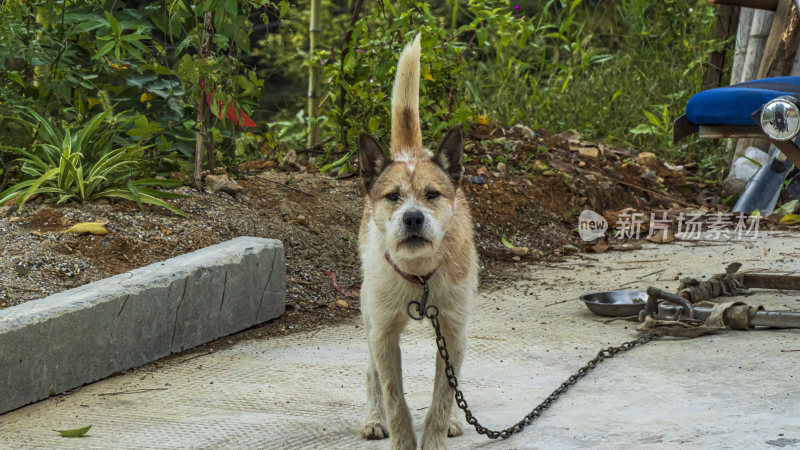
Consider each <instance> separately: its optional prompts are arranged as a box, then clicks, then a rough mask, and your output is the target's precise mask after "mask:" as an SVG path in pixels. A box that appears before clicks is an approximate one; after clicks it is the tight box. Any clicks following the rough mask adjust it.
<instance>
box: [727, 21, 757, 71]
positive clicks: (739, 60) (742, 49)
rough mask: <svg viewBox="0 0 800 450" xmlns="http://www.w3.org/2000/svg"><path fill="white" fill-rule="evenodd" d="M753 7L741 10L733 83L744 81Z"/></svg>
mask: <svg viewBox="0 0 800 450" xmlns="http://www.w3.org/2000/svg"><path fill="white" fill-rule="evenodd" d="M754 13H755V11H754V10H753V9H752V8H741V9H740V10H739V26H738V27H737V30H736V46H735V47H734V49H733V66H732V67H731V84H737V83H741V82H742V69H743V68H744V55H745V54H746V53H747V38H748V36H750V25H751V24H752V22H753V14H754Z"/></svg>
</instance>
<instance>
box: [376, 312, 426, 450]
mask: <svg viewBox="0 0 800 450" xmlns="http://www.w3.org/2000/svg"><path fill="white" fill-rule="evenodd" d="M401 320H402V319H401ZM395 323H396V322H395ZM398 328H399V329H398ZM401 329H402V327H380V326H373V327H372V329H371V330H370V331H368V334H367V339H368V340H369V347H370V352H371V354H372V360H373V361H374V363H375V368H376V369H377V372H378V376H379V379H380V384H381V392H382V395H383V403H384V406H385V408H386V417H387V419H388V425H389V439H390V443H391V448H392V449H403V450H405V449H416V447H417V440H416V436H414V429H413V428H412V424H411V413H410V412H409V410H408V405H407V404H406V399H405V397H404V396H403V373H402V367H401V360H400V331H401Z"/></svg>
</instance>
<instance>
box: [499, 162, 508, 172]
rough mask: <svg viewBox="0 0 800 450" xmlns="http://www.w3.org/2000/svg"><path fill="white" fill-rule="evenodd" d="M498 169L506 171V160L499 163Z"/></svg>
mask: <svg viewBox="0 0 800 450" xmlns="http://www.w3.org/2000/svg"><path fill="white" fill-rule="evenodd" d="M497 170H499V171H500V172H505V171H506V163H504V162H499V163H497Z"/></svg>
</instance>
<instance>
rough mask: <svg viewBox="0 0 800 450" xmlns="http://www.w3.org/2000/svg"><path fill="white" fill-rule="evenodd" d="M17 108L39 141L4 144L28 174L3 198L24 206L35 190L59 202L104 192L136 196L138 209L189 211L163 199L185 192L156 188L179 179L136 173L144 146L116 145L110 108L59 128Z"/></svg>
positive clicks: (0, 196)
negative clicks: (31, 144) (18, 145)
mask: <svg viewBox="0 0 800 450" xmlns="http://www.w3.org/2000/svg"><path fill="white" fill-rule="evenodd" d="M19 109H20V110H21V112H22V113H23V114H24V115H26V116H27V117H29V118H30V119H32V120H33V123H32V125H33V128H34V129H35V130H36V132H37V134H38V136H39V139H40V140H41V142H39V143H37V144H36V145H35V146H34V148H33V149H31V150H27V149H23V148H6V149H7V150H9V151H11V152H13V153H16V154H19V155H21V157H20V158H17V159H16V160H15V162H16V163H18V164H20V165H21V168H20V172H21V173H22V174H23V176H24V177H25V178H27V179H25V180H23V181H20V182H18V183H16V184H14V185H12V186H11V187H9V188H8V189H6V190H5V191H3V192H2V193H0V204H4V203H6V202H9V201H14V202H16V203H18V204H19V208H20V209H21V208H22V206H23V205H24V204H25V203H26V202H28V201H29V200H30V199H31V198H32V197H33V196H36V195H41V196H44V198H45V199H47V200H50V201H54V202H55V203H56V204H62V203H66V202H70V201H75V202H80V203H82V202H85V201H91V200H97V199H100V198H104V197H105V198H123V199H127V200H131V201H134V202H136V204H137V205H138V206H139V208H140V209H142V205H143V204H144V203H148V204H152V205H156V206H160V207H163V208H166V209H168V210H170V211H172V212H173V213H175V214H179V215H183V216H186V213H184V212H183V211H181V210H179V209H178V208H175V207H174V206H172V205H170V204H169V203H167V202H166V201H165V199H171V198H173V199H174V198H183V197H185V196H184V195H180V194H174V193H170V192H164V191H160V190H157V189H153V187H154V186H161V187H167V188H169V187H173V188H174V187H177V186H180V185H181V184H182V182H181V181H178V180H158V179H153V178H140V179H136V177H137V176H139V175H140V174H141V163H140V157H139V155H138V154H140V153H141V149H138V148H137V147H138V146H136V145H135V144H134V145H128V146H125V147H119V148H112V147H113V142H112V140H111V137H112V136H113V135H114V133H115V131H114V125H113V124H109V123H107V122H106V121H105V120H106V119H107V117H108V113H100V114H97V115H95V116H94V117H92V118H91V119H89V120H88V121H87V122H86V123H85V124H73V125H74V126H66V125H65V126H64V128H63V129H57V128H53V127H51V126H50V124H49V123H48V122H47V120H45V119H44V118H43V117H42V116H41V115H39V114H38V113H36V112H35V111H33V110H31V109H29V108H22V107H20V108H19ZM20 120H21V121H22V122H23V123H26V122H25V121H24V120H22V119H20ZM94 148H99V150H94Z"/></svg>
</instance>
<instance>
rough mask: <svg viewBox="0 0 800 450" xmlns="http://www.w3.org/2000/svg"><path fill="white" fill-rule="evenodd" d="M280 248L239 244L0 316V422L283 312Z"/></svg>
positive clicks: (258, 242) (268, 242)
mask: <svg viewBox="0 0 800 450" xmlns="http://www.w3.org/2000/svg"><path fill="white" fill-rule="evenodd" d="M285 300H286V260H285V258H284V255H283V244H281V242H280V241H277V240H274V239H262V238H254V237H240V238H236V239H233V240H230V241H227V242H223V243H221V244H217V245H213V246H211V247H207V248H204V249H202V250H198V251H195V252H192V253H188V254H185V255H182V256H178V257H175V258H172V259H169V260H166V261H164V262H160V263H155V264H151V265H149V266H146V267H142V268H139V269H136V270H132V271H130V272H127V273H123V274H120V275H116V276H113V277H111V278H106V279H104V280H100V281H97V282H94V283H90V284H87V285H84V286H80V287H78V288H75V289H71V290H69V291H64V292H60V293H58V294H55V295H51V296H49V297H46V298H43V299H40V300H36V301H33V302H28V303H24V304H22V305H18V306H14V307H11V308H8V309H5V310H2V311H0V414H2V413H4V412H7V411H10V410H12V409H16V408H19V407H20V406H23V405H27V404H28V403H33V402H36V401H39V400H41V399H44V398H46V397H48V396H50V395H54V394H58V393H62V392H65V391H67V390H69V389H73V388H76V387H78V386H81V385H83V384H86V383H91V382H93V381H97V380H99V379H101V378H105V377H107V376H109V375H111V374H113V373H114V372H117V371H120V370H125V369H130V368H132V367H136V366H140V365H142V364H146V363H148V362H152V361H155V360H157V359H160V358H163V357H165V356H167V355H169V354H170V353H176V352H180V351H182V350H185V349H188V348H192V347H195V346H197V345H200V344H203V343H206V342H209V341H211V340H214V339H216V338H219V337H221V336H226V335H229V334H232V333H235V332H237V331H240V330H243V329H245V328H248V327H251V326H253V325H256V324H259V323H262V322H265V321H267V320H270V319H274V318H276V317H278V316H280V315H281V314H283V312H284V308H285Z"/></svg>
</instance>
